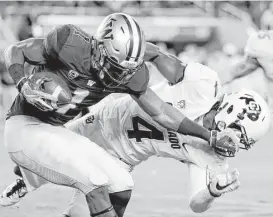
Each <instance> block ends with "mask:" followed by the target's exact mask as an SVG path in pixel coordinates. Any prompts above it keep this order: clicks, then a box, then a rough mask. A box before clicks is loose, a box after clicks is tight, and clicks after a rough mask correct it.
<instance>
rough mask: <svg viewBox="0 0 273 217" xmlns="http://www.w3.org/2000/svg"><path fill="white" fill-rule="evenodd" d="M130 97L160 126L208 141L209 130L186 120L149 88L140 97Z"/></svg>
mask: <svg viewBox="0 0 273 217" xmlns="http://www.w3.org/2000/svg"><path fill="white" fill-rule="evenodd" d="M132 97H133V99H134V100H135V101H136V102H137V103H138V105H139V106H140V107H141V108H142V109H143V110H144V111H145V112H147V113H148V114H149V115H150V116H151V117H152V118H153V120H154V121H156V122H157V123H159V124H160V125H161V126H163V127H165V128H167V129H170V130H173V131H176V132H178V133H182V134H184V135H191V136H196V137H198V138H201V139H204V140H206V141H210V131H209V130H207V129H205V128H204V127H202V126H200V125H199V124H197V123H195V122H194V121H191V120H190V119H188V118H187V117H186V116H185V115H183V114H182V113H181V112H180V111H179V110H177V109H176V108H175V107H173V106H171V105H169V104H168V103H165V102H164V101H163V100H162V99H160V98H159V96H158V95H157V94H156V93H155V92H154V91H153V90H151V89H150V88H148V89H147V90H146V92H145V93H143V94H141V95H140V96H138V97H137V96H134V95H132Z"/></svg>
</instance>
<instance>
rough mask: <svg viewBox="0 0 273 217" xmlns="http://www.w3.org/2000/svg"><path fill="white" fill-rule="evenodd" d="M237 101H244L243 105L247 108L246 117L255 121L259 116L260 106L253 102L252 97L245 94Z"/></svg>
mask: <svg viewBox="0 0 273 217" xmlns="http://www.w3.org/2000/svg"><path fill="white" fill-rule="evenodd" d="M239 99H242V100H245V103H246V105H247V106H248V107H247V108H248V109H247V111H246V113H247V117H248V118H249V119H250V120H252V121H257V120H258V119H259V116H260V114H261V106H260V105H259V104H257V103H256V102H255V100H254V98H253V96H251V95H248V94H246V95H245V96H243V97H240V98H239Z"/></svg>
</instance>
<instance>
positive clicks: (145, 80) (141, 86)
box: [126, 64, 150, 95]
mask: <svg viewBox="0 0 273 217" xmlns="http://www.w3.org/2000/svg"><path fill="white" fill-rule="evenodd" d="M149 79H150V75H149V70H148V67H147V66H146V64H144V67H142V68H141V69H140V70H139V71H137V72H136V73H135V75H134V76H133V77H132V78H131V80H130V81H129V83H128V84H127V85H126V86H127V87H128V88H129V89H130V90H131V91H132V92H133V93H135V94H136V95H141V94H142V93H144V92H145V91H146V89H147V87H148V84H149Z"/></svg>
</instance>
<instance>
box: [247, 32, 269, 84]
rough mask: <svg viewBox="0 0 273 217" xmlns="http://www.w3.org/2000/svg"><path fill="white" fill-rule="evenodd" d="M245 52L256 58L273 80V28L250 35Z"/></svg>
mask: <svg viewBox="0 0 273 217" xmlns="http://www.w3.org/2000/svg"><path fill="white" fill-rule="evenodd" d="M245 54H246V55H247V56H250V57H253V58H256V59H257V61H258V62H259V64H260V65H261V66H262V68H263V70H264V72H265V75H266V76H267V78H269V79H271V80H273V30H269V31H259V32H256V33H253V34H252V35H250V37H249V39H248V41H247V43H246V46H245Z"/></svg>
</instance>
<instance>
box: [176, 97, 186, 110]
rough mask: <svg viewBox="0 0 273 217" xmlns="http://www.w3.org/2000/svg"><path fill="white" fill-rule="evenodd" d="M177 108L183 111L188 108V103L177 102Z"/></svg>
mask: <svg viewBox="0 0 273 217" xmlns="http://www.w3.org/2000/svg"><path fill="white" fill-rule="evenodd" d="M177 107H178V108H181V109H185V108H186V101H185V100H184V99H182V100H180V101H178V102H177Z"/></svg>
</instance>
